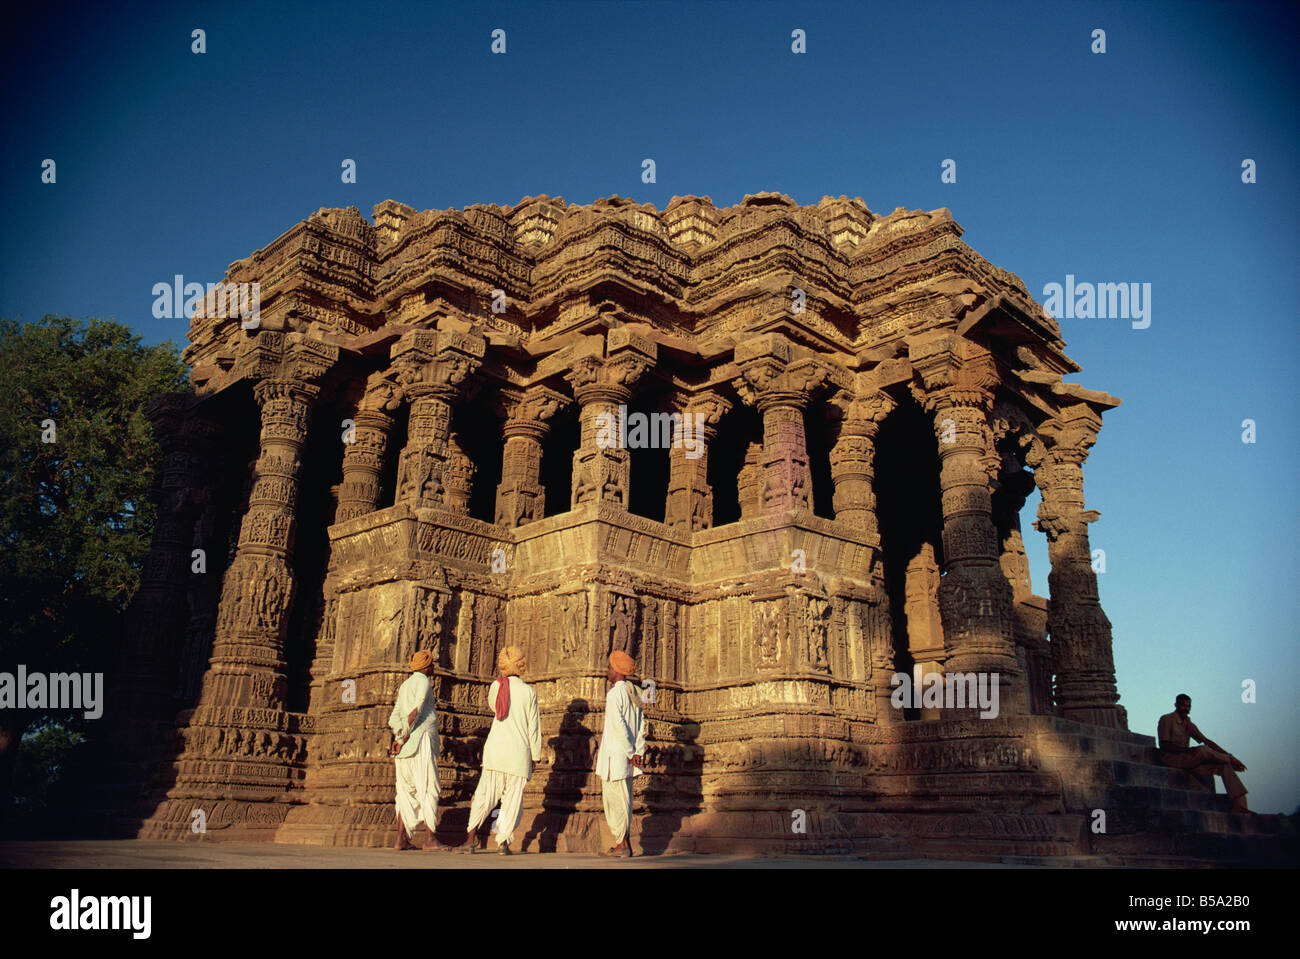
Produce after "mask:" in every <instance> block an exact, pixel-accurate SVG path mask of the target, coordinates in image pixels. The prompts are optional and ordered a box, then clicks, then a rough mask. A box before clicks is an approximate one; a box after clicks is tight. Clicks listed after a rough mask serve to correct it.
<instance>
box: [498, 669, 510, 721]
mask: <svg viewBox="0 0 1300 959" xmlns="http://www.w3.org/2000/svg"><path fill="white" fill-rule="evenodd" d="M509 713H510V677H509V676H498V677H497V719H501V720H503V719H505V718H506V716H507V715H508V714H509Z"/></svg>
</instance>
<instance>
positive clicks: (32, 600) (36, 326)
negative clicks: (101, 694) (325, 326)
mask: <svg viewBox="0 0 1300 959" xmlns="http://www.w3.org/2000/svg"><path fill="white" fill-rule="evenodd" d="M187 380H188V374H187V372H186V369H185V366H184V364H182V363H181V361H180V359H179V356H178V353H177V348H176V345H175V344H174V343H172V342H170V341H168V342H165V343H161V344H159V345H157V346H144V345H143V344H142V343H141V342H140V338H139V337H138V336H136V335H135V334H133V333H132V332H131V331H130V330H129V329H128V328H127V327H125V326H122V325H120V324H118V323H114V322H111V321H104V320H90V321H89V323H88V324H87V323H81V322H78V321H76V320H72V319H69V318H67V317H54V316H46V317H45V318H44V319H42V320H41V321H40V322H38V323H25V324H24V323H20V322H18V321H15V320H11V319H4V318H0V671H4V672H10V673H13V672H15V671H16V669H17V666H18V665H19V664H23V665H25V666H26V667H27V669H28V670H29V671H41V672H46V673H49V672H70V671H74V670H75V671H83V672H87V671H88V672H97V671H104V670H105V669H106V667H107V668H111V664H112V663H113V662H114V660H115V658H116V653H117V644H118V639H119V636H120V624H121V620H122V612H123V611H124V610H125V608H126V605H127V603H128V602H129V601H130V599H131V596H132V595H133V594H134V592H135V590H136V587H137V586H138V585H139V582H140V568H141V565H142V563H143V560H144V557H145V555H146V554H147V552H148V549H149V539H150V536H151V533H152V530H153V520H154V507H153V504H152V503H151V502H150V500H149V492H150V489H151V487H152V485H153V482H154V475H155V470H156V464H157V461H158V457H159V450H158V446H157V443H156V442H155V440H154V438H153V432H152V428H151V426H150V423H149V420H148V417H147V416H146V415H145V412H144V408H145V404H146V403H147V402H148V400H149V399H150V398H152V397H153V396H155V395H157V394H159V393H163V392H171V391H176V390H185V389H188V385H187ZM38 721H39V722H40V723H41V724H42V728H44V727H46V726H47V725H48V724H49V723H56V724H59V725H60V726H62V727H64V728H65V729H66V730H68V733H67V735H66V736H64V738H63V739H58V740H57V741H59V742H63V741H75V737H76V735H77V732H78V731H79V729H80V728H81V724H83V723H84V722H85V720H84V719H83V717H82V715H81V713H79V712H73V713H67V712H64V713H59V712H58V711H42V710H30V709H25V710H18V709H12V708H9V709H0V818H3V817H5V814H6V813H7V812H8V811H9V809H10V808H11V807H12V799H11V797H12V795H13V787H14V769H15V763H16V760H17V753H18V751H19V748H20V743H21V741H22V736H23V733H24V731H25V730H27V729H28V728H29V727H31V726H32V725H33V723H36V722H38ZM47 740H50V741H54V740H51V737H49V736H46V737H45V738H44V739H42V743H43V744H44V745H43V747H42V748H47V747H48V745H49V743H48V742H47ZM47 761H48V757H47Z"/></svg>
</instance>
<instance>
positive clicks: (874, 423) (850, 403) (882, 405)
mask: <svg viewBox="0 0 1300 959" xmlns="http://www.w3.org/2000/svg"><path fill="white" fill-rule="evenodd" d="M831 403H832V404H834V406H835V407H836V408H837V409H838V410H839V411H840V415H841V421H840V430H839V437H838V439H837V440H836V442H835V445H834V446H833V447H832V448H831V456H830V459H831V481H832V482H833V483H834V484H835V494H834V507H835V519H836V520H837V521H838V522H841V523H847V524H849V525H850V526H852V527H853V528H854V529H856V530H858V531H860V532H863V533H867V534H868V535H871V536H876V535H878V534H879V532H880V523H879V520H878V518H877V516H876V490H875V479H876V465H875V458H876V434H877V433H878V432H880V424H881V422H882V421H883V420H884V418H885V417H886V416H887V415H888V414H889V411H890V410H892V409H893V408H894V407H895V406H896V405H897V404H896V403H895V402H894V401H893V400H892V399H891V398H890V397H889V396H888V395H887V394H885V393H882V392H879V391H877V392H873V393H870V394H868V395H866V396H862V397H858V396H852V395H847V394H844V393H840V394H837V395H836V396H835V397H834V398H833V399H832V400H831Z"/></svg>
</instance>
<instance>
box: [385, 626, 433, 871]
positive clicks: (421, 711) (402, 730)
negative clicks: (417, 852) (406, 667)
mask: <svg viewBox="0 0 1300 959" xmlns="http://www.w3.org/2000/svg"><path fill="white" fill-rule="evenodd" d="M410 666H411V675H410V676H408V677H407V678H406V681H405V682H403V683H402V685H401V687H400V688H399V689H398V690H397V702H396V703H395V704H394V706H393V711H392V713H390V714H389V716H388V727H389V729H391V730H392V731H393V745H392V747H391V748H390V749H389V755H391V756H392V757H393V764H394V765H395V766H396V767H397V844H396V846H395V847H394V848H396V849H414V848H416V847H415V846H414V845H413V844H412V842H411V836H412V835H413V834H414V833H415V830H416V827H418V826H419V825H420V823H421V822H423V823H424V826H425V828H426V829H427V830H428V831H429V841H428V842H427V843H426V844H425V846H424V848H425V849H429V850H434V849H443V848H445V847H443V846H441V845H439V843H438V838H437V836H436V835H435V834H434V828H435V822H436V820H437V816H438V796H439V791H438V762H437V759H436V758H435V757H436V756H437V755H438V711H437V709H435V708H434V702H433V684H432V683H431V682H430V681H429V676H430V675H431V674H432V673H433V654H432V653H431V652H429V650H427V649H421V650H417V651H416V653H415V655H414V656H412V657H411V662H410Z"/></svg>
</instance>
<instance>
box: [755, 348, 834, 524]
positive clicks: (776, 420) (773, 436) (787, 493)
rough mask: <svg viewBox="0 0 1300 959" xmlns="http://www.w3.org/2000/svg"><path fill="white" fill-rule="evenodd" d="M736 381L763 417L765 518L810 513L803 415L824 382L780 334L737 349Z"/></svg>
mask: <svg viewBox="0 0 1300 959" xmlns="http://www.w3.org/2000/svg"><path fill="white" fill-rule="evenodd" d="M736 364H737V365H738V366H739V367H740V374H741V375H740V376H739V377H738V378H737V379H736V380H734V381H733V384H732V385H733V386H734V387H735V388H736V391H737V392H738V393H739V394H740V396H741V398H742V399H743V400H744V401H745V402H746V403H750V404H752V405H755V406H757V407H758V409H759V412H761V413H762V414H763V455H762V461H761V464H760V465H761V467H762V477H763V482H762V486H761V487H760V488H761V491H762V492H761V503H762V508H763V512H765V513H774V512H783V511H786V510H792V509H806V510H811V509H812V508H813V499H812V474H811V472H810V470H809V468H808V442H807V437H806V436H805V434H804V420H803V411H804V408H805V407H806V406H807V405H808V400H809V398H810V396H811V393H812V391H813V390H814V389H815V388H816V387H817V386H819V385H820V384H821V382H822V381H823V380H824V379H825V377H826V370H825V368H824V367H823V366H822V365H821V364H820V363H819V362H818V361H817V360H815V359H813V358H812V357H806V358H804V359H800V360H796V359H795V358H794V349H793V346H792V345H791V343H790V341H789V340H787V339H786V338H785V337H783V336H780V335H778V334H767V335H765V336H761V337H757V338H755V339H754V340H747V341H744V342H742V343H741V344H739V345H738V346H737V347H736Z"/></svg>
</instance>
